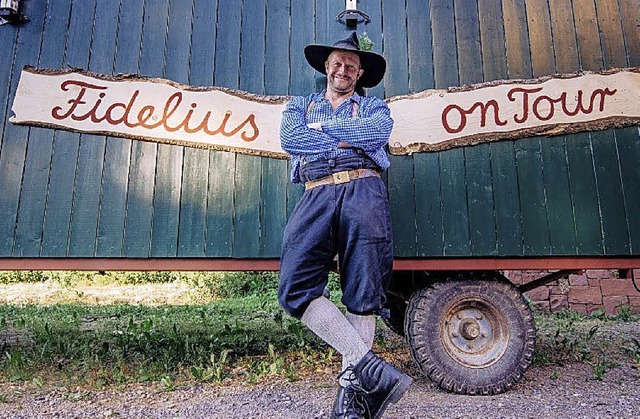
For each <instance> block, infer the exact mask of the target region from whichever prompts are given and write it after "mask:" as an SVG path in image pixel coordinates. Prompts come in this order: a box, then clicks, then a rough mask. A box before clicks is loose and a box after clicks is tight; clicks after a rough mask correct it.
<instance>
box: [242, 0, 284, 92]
mask: <svg viewBox="0 0 640 419" xmlns="http://www.w3.org/2000/svg"><path fill="white" fill-rule="evenodd" d="M265 2H266V0H253V1H252V2H251V5H249V4H248V2H245V4H244V7H243V8H242V27H243V28H251V30H249V31H247V30H245V31H242V40H241V43H242V46H241V48H240V51H241V52H242V54H241V56H240V84H239V86H240V89H241V90H245V91H247V92H251V93H255V94H264V83H265V72H266V71H268V70H269V66H268V65H267V60H268V59H269V57H268V55H265V38H266V32H265V24H266V22H267V16H266V13H267V11H266V4H265ZM269 5H270V6H271V2H269ZM280 36H281V37H282V32H280ZM280 42H282V44H283V46H284V47H286V43H285V42H284V40H283V39H280ZM284 64H286V63H284V62H283V63H280V66H279V67H278V70H279V71H280V74H279V75H278V77H279V78H280V79H281V80H286V77H284V74H283V73H282V72H281V71H282V66H283V65H284ZM285 74H286V73H285Z"/></svg>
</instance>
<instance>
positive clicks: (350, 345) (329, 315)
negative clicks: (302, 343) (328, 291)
mask: <svg viewBox="0 0 640 419" xmlns="http://www.w3.org/2000/svg"><path fill="white" fill-rule="evenodd" d="M300 320H301V321H302V323H304V324H305V325H306V326H307V327H308V328H309V329H311V331H312V332H313V333H315V334H316V335H318V337H319V338H320V339H322V340H324V341H325V342H327V343H328V344H329V345H331V346H332V347H333V348H334V349H335V350H336V351H338V352H339V353H340V354H341V355H342V356H343V359H346V360H347V362H349V364H351V365H355V364H357V363H358V361H360V360H361V359H362V357H363V356H365V355H366V353H367V352H369V346H367V344H366V343H365V342H364V341H363V340H362V338H361V337H360V334H359V333H358V331H357V330H356V329H354V327H353V326H352V325H351V323H349V321H348V320H347V319H346V317H345V316H344V314H342V312H341V311H340V310H339V309H338V307H336V306H335V304H333V303H332V302H331V301H330V300H328V299H326V298H325V297H319V298H316V299H315V300H313V301H312V302H311V304H309V307H307V309H306V310H305V312H304V314H303V315H302V318H301V319H300Z"/></svg>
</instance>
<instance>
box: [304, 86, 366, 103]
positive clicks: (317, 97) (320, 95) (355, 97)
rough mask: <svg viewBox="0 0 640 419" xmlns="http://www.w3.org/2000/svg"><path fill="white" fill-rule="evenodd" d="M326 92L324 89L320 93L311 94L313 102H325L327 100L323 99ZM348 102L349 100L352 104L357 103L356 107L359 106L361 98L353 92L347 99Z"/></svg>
mask: <svg viewBox="0 0 640 419" xmlns="http://www.w3.org/2000/svg"><path fill="white" fill-rule="evenodd" d="M326 92H327V89H324V90H323V91H322V92H320V93H314V94H313V101H314V102H321V101H323V100H327V98H325V97H324V95H325V93H326ZM349 100H351V101H352V102H355V103H357V104H358V105H361V103H360V102H361V100H362V96H360V95H359V94H357V93H356V92H353V94H352V95H351V96H350V97H349Z"/></svg>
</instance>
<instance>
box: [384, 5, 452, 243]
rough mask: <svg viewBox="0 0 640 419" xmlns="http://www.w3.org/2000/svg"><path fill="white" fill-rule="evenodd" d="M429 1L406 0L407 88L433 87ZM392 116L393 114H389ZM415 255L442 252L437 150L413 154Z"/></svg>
mask: <svg viewBox="0 0 640 419" xmlns="http://www.w3.org/2000/svg"><path fill="white" fill-rule="evenodd" d="M430 11H431V6H430V1H429V0H427V1H423V2H421V1H412V0H409V1H408V2H407V38H408V55H409V92H411V93H413V92H419V91H422V90H426V89H432V88H434V87H435V78H434V77H435V76H434V58H433V55H434V50H433V45H432V43H433V38H432V33H431V14H430ZM391 116H392V117H393V115H391ZM413 170H414V178H415V179H414V188H413V195H414V197H415V206H416V208H415V218H416V221H415V224H416V256H441V255H442V253H443V246H444V242H443V237H442V208H441V205H442V204H441V201H440V164H439V155H438V153H417V154H415V155H414V156H413Z"/></svg>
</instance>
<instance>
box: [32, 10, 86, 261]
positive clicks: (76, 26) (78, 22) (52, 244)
mask: <svg viewBox="0 0 640 419" xmlns="http://www.w3.org/2000/svg"><path fill="white" fill-rule="evenodd" d="M94 11H95V0H92V1H80V0H74V1H73V2H72V4H71V18H70V21H69V34H68V39H67V46H66V57H65V64H66V65H67V66H70V67H79V68H87V67H88V64H89V56H90V48H91V36H92V29H93V20H94ZM80 138H81V135H79V134H76V133H71V132H57V133H56V136H55V141H54V148H53V159H52V162H51V182H50V183H49V193H48V196H47V209H46V216H45V222H44V232H43V238H42V255H43V256H67V255H68V251H69V242H70V240H69V239H70V237H69V236H70V224H71V219H72V206H73V199H74V196H75V195H76V190H75V188H76V186H78V184H77V183H76V176H75V175H76V172H77V170H78V155H79V151H80ZM90 234H93V233H90Z"/></svg>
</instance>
